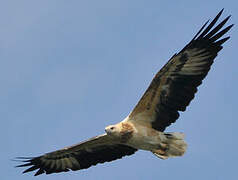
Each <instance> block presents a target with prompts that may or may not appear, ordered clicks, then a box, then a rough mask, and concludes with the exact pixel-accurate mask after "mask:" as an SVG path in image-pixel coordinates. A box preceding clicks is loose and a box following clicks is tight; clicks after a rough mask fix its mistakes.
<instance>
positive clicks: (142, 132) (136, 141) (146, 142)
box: [127, 127, 164, 150]
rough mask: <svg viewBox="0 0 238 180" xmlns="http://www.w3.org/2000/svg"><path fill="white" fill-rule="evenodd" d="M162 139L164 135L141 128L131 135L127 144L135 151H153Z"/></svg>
mask: <svg viewBox="0 0 238 180" xmlns="http://www.w3.org/2000/svg"><path fill="white" fill-rule="evenodd" d="M137 128H140V127H137ZM163 139H164V135H163V133H162V132H159V131H156V130H154V129H151V128H145V127H141V128H140V129H137V130H136V131H135V132H134V133H133V136H132V138H131V139H130V140H129V141H128V142H127V144H128V145H130V146H132V147H134V148H136V149H143V150H153V149H157V148H158V147H159V145H160V144H161V142H162V141H163Z"/></svg>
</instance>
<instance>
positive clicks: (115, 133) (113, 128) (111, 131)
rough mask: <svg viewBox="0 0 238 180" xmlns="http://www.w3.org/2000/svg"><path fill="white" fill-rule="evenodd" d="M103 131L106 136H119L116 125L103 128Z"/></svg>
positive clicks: (118, 129)
mask: <svg viewBox="0 0 238 180" xmlns="http://www.w3.org/2000/svg"><path fill="white" fill-rule="evenodd" d="M105 131H106V133H107V134H108V135H112V136H119V134H120V127H119V126H118V125H109V126H107V127H106V128H105Z"/></svg>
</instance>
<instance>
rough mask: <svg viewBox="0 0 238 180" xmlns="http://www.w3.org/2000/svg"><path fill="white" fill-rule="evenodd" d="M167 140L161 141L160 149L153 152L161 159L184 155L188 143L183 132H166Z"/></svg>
mask: <svg viewBox="0 0 238 180" xmlns="http://www.w3.org/2000/svg"><path fill="white" fill-rule="evenodd" d="M164 135H165V137H166V138H165V141H164V142H162V143H161V147H160V148H159V149H156V150H153V151H152V152H153V153H154V154H155V155H156V156H157V157H159V158H161V159H167V158H169V157H176V156H182V155H183V154H184V153H185V151H186V149H187V144H186V142H185V141H184V134H183V133H178V132H175V133H164Z"/></svg>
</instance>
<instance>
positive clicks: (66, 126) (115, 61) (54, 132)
mask: <svg viewBox="0 0 238 180" xmlns="http://www.w3.org/2000/svg"><path fill="white" fill-rule="evenodd" d="M214 2H215V1H204V0H201V1H196V2H195V1H184V0H181V1H177V2H173V3H171V2H170V1H166V2H164V1H163V2H162V1H156V0H151V1H145V0H131V1H125V0H120V1H118V0H115V1H111V0H100V1H97V0H89V1H76V0H72V1H62V0H51V1H46V0H41V1H30V0H21V1H17V0H9V1H4V2H3V1H2V3H1V7H0V27H1V28H0V59H1V61H0V83H1V88H0V101H1V103H0V118H1V131H0V140H1V156H2V157H1V163H0V169H1V176H2V177H1V179H3V180H7V179H18V180H21V179H24V180H27V179H33V178H34V179H44V180H46V179H51V180H52V179H57V180H61V179H64V180H67V179H70V180H74V179H77V180H78V179H84V180H91V179H92V180H93V179H115V180H116V179H120V180H121V179H122V178H123V179H129V178H130V179H136V180H140V179H162V178H163V179H175V178H176V179H193V180H197V179H198V180H201V179H217V180H224V179H230V180H235V179H236V177H237V172H236V171H237V160H238V155H237V151H238V142H237V139H236V137H238V133H237V126H238V121H237V115H236V110H237V106H238V103H237V92H238V85H237V80H238V76H237V72H238V70H237V66H238V61H237V56H236V52H237V45H238V44H237V38H238V32H237V26H236V25H235V26H234V27H233V29H232V30H231V32H230V33H229V35H230V36H231V39H230V40H229V41H228V42H227V43H225V45H224V49H223V50H222V51H221V52H220V54H219V56H218V57H217V58H216V62H215V63H214V65H213V67H212V69H211V71H210V73H209V74H208V77H207V78H206V79H205V81H204V82H203V84H202V86H200V87H199V92H198V93H197V94H196V98H195V99H194V101H192V103H191V104H190V106H189V107H188V108H187V111H186V112H185V113H181V116H180V119H179V120H178V121H177V122H176V123H175V124H173V125H172V126H171V127H169V128H168V129H167V131H180V132H184V133H185V134H186V141H187V142H188V145H189V146H188V150H187V153H186V154H185V155H184V156H183V157H182V158H172V159H168V160H165V161H164V160H160V159H158V158H156V157H155V156H154V155H152V154H151V153H149V152H144V151H140V152H137V153H136V154H135V155H134V156H130V157H125V158H123V159H122V160H118V161H114V162H111V163H106V164H102V165H97V166H95V167H92V168H90V169H87V170H83V171H76V172H69V173H60V174H53V175H47V176H46V175H41V176H39V177H33V174H32V173H30V174H24V175H23V174H21V172H22V170H23V169H20V168H18V169H16V168H14V166H15V165H17V163H16V162H14V161H11V159H13V158H14V157H17V156H37V155H41V154H43V153H46V152H50V151H53V150H57V149H59V148H62V147H64V146H68V145H71V144H75V143H77V142H80V141H82V140H85V139H87V138H90V137H92V136H95V135H98V134H101V133H103V132H104V127H105V126H107V125H108V124H113V123H116V122H119V121H121V120H122V119H123V118H125V117H126V116H127V115H128V113H129V112H130V111H131V110H132V108H133V107H134V106H135V104H136V103H137V101H138V100H139V99H140V97H141V95H142V94H143V92H144V91H145V89H146V88H147V86H148V84H149V83H150V81H151V80H152V77H153V76H154V74H155V73H156V72H157V71H158V70H159V69H160V68H161V67H162V66H163V65H164V64H165V63H166V62H167V60H168V59H169V58H170V57H171V56H172V55H173V54H174V53H175V52H178V51H179V50H180V49H182V48H183V47H184V46H185V45H186V43H187V42H189V41H190V40H191V38H192V37H193V36H194V34H195V33H196V32H197V31H198V30H199V28H200V27H201V26H202V24H203V23H204V22H205V21H206V20H207V19H209V18H213V17H215V15H216V14H217V13H218V12H219V11H220V10H221V9H222V8H225V11H224V13H223V16H222V18H224V17H226V16H227V15H229V14H231V15H232V18H231V19H230V21H229V23H230V24H231V23H234V24H238V23H237V21H238V12H237V5H238V4H237V2H236V1H235V0H230V1H216V2H215V3H214Z"/></svg>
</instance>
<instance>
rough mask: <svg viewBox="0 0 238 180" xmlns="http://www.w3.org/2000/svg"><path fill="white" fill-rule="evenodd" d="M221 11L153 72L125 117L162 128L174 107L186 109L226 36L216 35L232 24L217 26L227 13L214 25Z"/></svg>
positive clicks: (174, 114)
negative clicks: (139, 97) (163, 64)
mask: <svg viewBox="0 0 238 180" xmlns="http://www.w3.org/2000/svg"><path fill="white" fill-rule="evenodd" d="M222 11H223V10H222ZM222 11H220V12H219V13H218V15H217V16H216V17H215V18H214V20H213V21H212V22H211V23H210V24H209V25H208V26H207V28H206V29H205V30H203V29H204V28H205V26H206V24H207V23H208V21H207V22H206V23H205V25H204V26H202V28H201V29H200V30H199V32H198V33H197V34H196V35H195V37H194V38H193V39H192V40H191V41H190V42H189V43H188V44H187V45H186V46H185V47H184V48H183V49H182V50H181V51H180V52H179V53H178V54H175V55H174V56H173V57H172V58H171V59H170V60H169V61H168V62H167V64H166V65H165V66H164V67H163V68H162V69H161V70H160V71H159V72H158V73H157V74H156V75H155V77H154V79H153V80H152V82H151V84H150V86H149V88H148V89H147V90H146V92H145V94H144V95H143V97H142V98H141V100H140V101H139V103H138V104H137V105H136V107H135V108H134V110H133V111H132V112H131V114H130V115H129V120H131V121H137V122H139V123H143V124H145V125H148V126H150V127H152V128H154V129H156V130H158V131H164V130H165V128H166V127H167V126H169V125H170V124H171V123H174V122H175V121H176V120H177V119H178V117H179V113H178V111H185V110H186V107H187V106H188V105H189V103H190V101H191V100H192V99H193V98H194V95H195V93H196V92H197V87H198V86H199V85H200V84H201V83H202V80H203V79H204V78H205V76H206V75H207V73H208V71H209V70H210V67H211V65H212V63H213V60H214V59H215V57H216V56H217V53H218V52H219V51H220V50H221V49H222V44H223V43H224V42H225V41H227V40H228V39H229V37H226V38H223V39H219V38H221V37H222V36H223V35H224V34H225V33H227V32H228V31H229V30H230V29H231V27H232V26H233V25H230V26H228V27H226V28H224V29H223V30H221V28H222V27H223V26H224V24H225V23H226V22H227V21H228V19H229V18H230V16H228V17H227V18H225V19H224V20H223V21H222V22H221V23H220V24H218V25H217V26H216V27H214V25H215V23H216V22H217V20H218V19H219V17H220V16H221V14H222Z"/></svg>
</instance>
